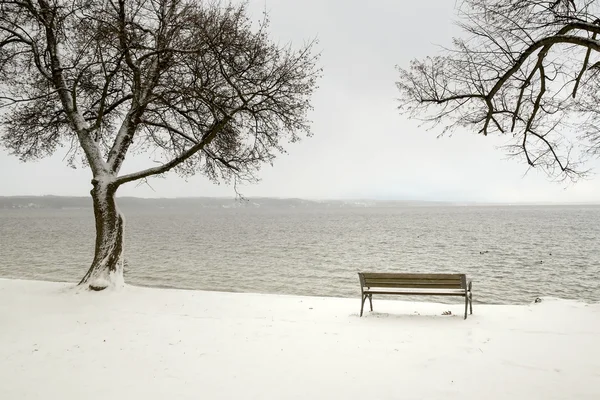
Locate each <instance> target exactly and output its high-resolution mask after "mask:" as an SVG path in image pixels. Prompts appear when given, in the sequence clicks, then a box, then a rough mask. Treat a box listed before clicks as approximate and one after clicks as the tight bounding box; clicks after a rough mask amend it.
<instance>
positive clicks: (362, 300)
mask: <svg viewBox="0 0 600 400" xmlns="http://www.w3.org/2000/svg"><path fill="white" fill-rule="evenodd" d="M361 297H362V299H361V302H360V316H361V317H362V314H363V308H364V307H365V300H367V295H366V294H363V295H362V296H361Z"/></svg>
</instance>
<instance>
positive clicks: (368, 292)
mask: <svg viewBox="0 0 600 400" xmlns="http://www.w3.org/2000/svg"><path fill="white" fill-rule="evenodd" d="M364 293H365V294H398V295H405V294H410V295H415V296H419V295H423V296H424V295H427V296H436V295H437V296H464V295H465V291H464V290H461V291H460V292H444V291H439V292H435V291H428V292H421V291H418V290H415V291H408V290H406V291H405V290H403V291H389V292H388V291H384V290H365V291H364Z"/></svg>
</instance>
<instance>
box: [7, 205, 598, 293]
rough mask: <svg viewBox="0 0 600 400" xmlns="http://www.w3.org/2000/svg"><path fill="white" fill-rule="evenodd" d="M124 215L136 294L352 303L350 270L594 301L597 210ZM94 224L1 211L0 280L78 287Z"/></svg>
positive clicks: (70, 215) (82, 218) (81, 213)
mask: <svg viewBox="0 0 600 400" xmlns="http://www.w3.org/2000/svg"><path fill="white" fill-rule="evenodd" d="M123 211H124V213H125V215H126V220H127V226H126V244H125V246H126V247H125V249H126V250H125V251H126V253H125V257H126V260H127V263H128V266H127V269H126V274H125V278H126V280H127V282H128V283H131V284H136V285H144V286H156V287H173V288H187V289H210V290H224V291H240V292H260V293H280V294H300V295H318V296H342V297H357V302H358V297H359V293H360V288H359V283H358V277H357V274H356V272H358V271H397V272H461V273H466V274H467V276H468V278H469V279H472V280H473V292H474V301H475V302H479V303H497V304H520V303H529V302H531V301H533V300H534V299H535V298H536V297H538V296H553V297H560V298H568V299H578V300H584V301H587V302H599V301H600V242H599V240H598V238H599V237H600V224H599V222H600V206H544V207H540V206H502V207H496V206H464V207H461V206H439V207H438V206H431V207H414V206H406V207H403V206H399V207H367V208H327V207H322V208H319V207H314V208H304V209H299V208H271V209H269V208H267V209H265V208H200V209H194V210H191V211H190V210H189V209H186V210H183V209H153V210H148V209H144V210H136V209H124V210H123ZM93 222H94V221H93V215H92V211H91V209H72V210H52V209H39V210H31V209H27V210H0V277H8V278H23V279H42V280H56V281H73V282H75V281H77V280H78V279H80V278H81V277H82V276H83V274H84V273H85V271H86V270H87V267H88V266H89V264H90V262H91V259H92V255H93V243H94V233H95V230H94V225H93ZM419 300H435V301H449V302H452V301H456V300H453V299H449V298H441V299H432V298H428V297H422V298H420V299H419Z"/></svg>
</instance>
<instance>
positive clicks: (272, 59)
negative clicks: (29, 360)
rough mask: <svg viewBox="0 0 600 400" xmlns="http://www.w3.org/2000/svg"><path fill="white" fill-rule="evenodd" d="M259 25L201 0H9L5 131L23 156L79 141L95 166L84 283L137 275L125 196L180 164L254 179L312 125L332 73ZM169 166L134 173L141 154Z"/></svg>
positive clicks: (185, 169) (242, 12)
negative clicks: (315, 98)
mask: <svg viewBox="0 0 600 400" xmlns="http://www.w3.org/2000/svg"><path fill="white" fill-rule="evenodd" d="M267 26H268V19H267V18H266V17H265V18H264V20H263V21H262V22H261V23H259V24H258V25H255V26H254V27H253V23H252V22H251V21H250V19H249V17H248V12H247V9H246V5H245V4H241V5H233V4H220V3H214V2H212V3H209V2H203V1H201V0H198V1H194V0H70V1H67V0H37V1H34V0H15V1H7V0H0V108H2V109H3V114H2V116H1V117H0V118H1V120H0V128H1V132H2V142H3V144H4V145H5V146H6V147H7V148H8V149H9V150H10V151H11V152H12V153H14V154H16V155H18V156H19V157H20V158H21V159H22V160H30V159H36V158H39V157H43V156H46V155H49V154H51V153H53V152H54V151H55V150H56V148H57V147H58V146H62V145H64V144H68V145H69V146H70V148H71V150H70V151H69V154H70V157H69V159H70V162H73V163H76V162H79V161H82V162H83V164H85V165H86V166H88V167H89V168H90V170H91V172H92V175H93V179H92V186H93V188H92V190H91V195H92V198H93V204H94V214H95V219H96V246H95V255H94V259H93V261H92V264H91V267H90V268H89V270H88V272H87V273H86V274H85V276H84V277H83V279H82V280H81V282H80V285H84V286H87V287H89V288H91V289H94V290H102V289H104V288H106V287H109V286H113V285H117V284H120V283H121V282H122V281H123V223H124V220H123V216H122V214H121V212H120V211H119V209H118V208H117V205H116V202H115V193H116V191H117V189H118V188H119V187H120V186H121V185H123V184H125V183H128V182H132V181H138V180H143V179H145V178H147V177H150V176H153V175H158V174H163V173H165V172H167V171H169V170H172V169H173V170H176V171H177V172H179V173H181V174H185V175H187V174H193V173H195V172H200V173H203V174H205V175H207V176H208V177H209V178H211V179H213V180H215V181H220V180H225V181H231V180H239V179H241V180H247V179H253V177H254V176H255V172H256V171H257V170H258V168H259V167H260V165H261V164H263V163H265V162H266V163H269V162H271V161H272V160H273V158H274V157H275V155H276V154H277V153H279V152H283V147H282V142H283V141H289V142H294V141H296V140H298V139H299V138H300V136H301V135H302V134H306V135H310V132H309V126H308V123H309V121H308V120H307V112H308V111H309V110H310V104H309V100H310V97H311V94H312V93H313V91H314V89H315V84H316V80H317V79H318V77H319V75H320V69H319V68H317V67H316V61H317V59H316V55H314V54H313V47H314V43H313V42H311V43H308V44H306V45H305V46H304V47H303V48H301V49H300V50H293V49H292V48H291V47H289V46H279V45H277V44H275V43H273V42H271V41H270V39H269V37H268V35H267V31H266V29H267ZM136 151H137V152H153V153H154V154H158V155H160V158H161V161H160V162H161V163H160V164H159V165H157V166H155V167H153V168H149V169H146V170H142V171H138V172H134V173H130V174H125V175H123V174H120V173H119V171H120V170H121V167H122V165H123V162H124V161H125V159H126V158H127V156H128V155H130V154H131V153H132V152H136Z"/></svg>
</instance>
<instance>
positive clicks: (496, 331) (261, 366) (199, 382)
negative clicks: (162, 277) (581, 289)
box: [0, 279, 600, 400]
mask: <svg viewBox="0 0 600 400" xmlns="http://www.w3.org/2000/svg"><path fill="white" fill-rule="evenodd" d="M357 284H358V283H357ZM373 303H374V307H375V312H373V313H367V315H366V317H363V318H359V317H358V311H359V307H360V300H359V299H358V298H356V299H340V298H317V297H298V296H275V295H260V294H238V293H219V292H203V291H183V290H164V289H149V288H139V287H131V286H127V287H125V288H124V289H122V290H120V291H118V292H107V293H90V292H78V291H76V290H74V289H73V288H72V285H68V284H62V283H49V282H35V281H18V280H3V279H0V399H6V400H12V399H19V400H22V399H62V400H71V399H111V400H116V399H142V398H143V399H145V400H150V399H161V400H162V399H201V398H208V399H278V400H279V399H365V398H369V399H461V400H465V399H512V400H515V399H528V400H531V399H544V400H547V399H579V400H581V399H595V400H597V399H600V304H594V305H586V304H583V303H578V302H574V301H562V300H554V299H545V300H544V301H543V302H541V303H538V304H531V305H523V306H492V305H487V306H485V305H477V304H475V307H474V315H472V316H469V319H467V320H466V321H464V320H463V319H462V317H461V315H462V310H463V305H462V304H460V301H459V303H457V304H456V305H450V306H449V305H444V304H433V303H411V302H402V301H396V300H381V299H380V298H377V297H375V298H374V301H373ZM446 310H451V311H452V314H454V315H452V316H442V315H441V314H442V312H444V311H446Z"/></svg>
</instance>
